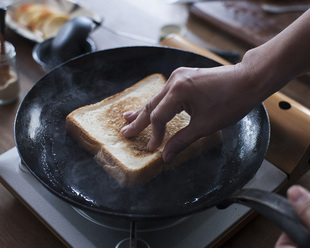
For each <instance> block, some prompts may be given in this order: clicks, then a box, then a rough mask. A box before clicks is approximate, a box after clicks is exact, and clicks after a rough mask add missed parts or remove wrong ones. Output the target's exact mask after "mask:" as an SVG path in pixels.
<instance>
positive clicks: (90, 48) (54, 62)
mask: <svg viewBox="0 0 310 248" xmlns="http://www.w3.org/2000/svg"><path fill="white" fill-rule="evenodd" d="M52 41H53V38H50V39H47V40H45V41H43V42H41V43H38V44H37V45H35V46H34V48H33V50H32V57H33V59H34V60H35V61H36V62H37V63H38V64H39V65H41V66H42V68H43V70H44V71H50V70H51V69H53V68H55V67H56V66H58V65H60V64H62V63H64V62H66V61H62V60H61V59H60V58H58V57H57V56H55V55H54V54H53V53H52V52H51V49H50V48H51V44H52ZM94 51H96V45H95V42H94V41H93V40H92V39H90V38H88V39H86V40H85V43H84V44H83V46H82V49H81V52H80V54H79V55H82V54H86V53H89V52H94ZM79 55H78V56H79ZM74 57H76V56H73V57H72V58H74Z"/></svg>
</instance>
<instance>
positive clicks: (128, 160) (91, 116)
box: [66, 74, 221, 186]
mask: <svg viewBox="0 0 310 248" xmlns="http://www.w3.org/2000/svg"><path fill="white" fill-rule="evenodd" d="M165 83H166V78H165V77H164V76H163V75H162V74H152V75H150V76H148V77H146V78H144V79H142V80H141V81H139V82H138V83H136V84H135V85H133V86H131V87H129V88H127V89H125V90H124V91H122V92H120V93H118V94H116V95H113V96H111V97H108V98H106V99H104V100H102V101H101V102H98V103H96V104H93V105H87V106H84V107H81V108H79V109H76V110H74V111H73V112H71V113H70V114H69V115H68V116H67V118H66V129H67V132H68V133H69V135H71V136H72V137H73V138H74V139H76V140H77V141H78V142H79V143H80V144H81V145H82V146H83V147H84V148H85V149H86V150H87V151H88V152H90V153H91V154H93V155H95V157H96V159H97V161H98V162H99V163H100V164H101V165H102V166H103V168H104V169H105V170H106V171H107V172H108V173H109V174H110V175H111V176H113V177H114V178H115V179H116V180H117V181H118V182H119V183H120V184H121V185H123V186H134V185H138V184H142V183H145V182H147V181H149V180H150V179H152V178H154V177H156V176H157V175H159V174H160V173H161V172H162V171H163V170H166V169H169V168H172V167H174V166H176V165H178V164H181V163H184V162H186V161H188V160H189V159H192V158H194V157H196V156H197V155H199V154H200V153H201V152H202V151H206V150H209V149H210V148H212V147H214V146H215V145H217V144H218V143H219V142H220V140H221V135H220V132H216V133H215V134H213V135H210V136H208V137H204V138H201V139H199V140H198V141H196V142H194V143H193V144H192V145H191V146H189V147H188V148H187V149H186V150H184V151H183V152H181V153H180V154H179V155H178V156H177V157H176V158H175V160H174V161H173V162H172V163H171V164H165V163H164V162H163V160H162V151H163V148H164V146H165V143H166V141H167V140H168V139H169V138H170V137H171V136H172V135H174V134H175V133H176V132H177V131H178V130H180V129H181V128H183V127H185V126H187V125H188V123H189V121H190V116H189V115H188V114H187V113H186V112H184V111H183V112H181V113H180V114H178V115H176V116H175V117H174V118H173V119H172V120H171V121H170V122H169V123H168V124H167V128H166V136H165V138H164V142H163V144H162V145H161V146H160V147H159V148H158V149H157V150H156V151H155V152H149V151H148V150H147V149H146V145H147V142H148V141H149V139H150V135H151V127H150V126H148V127H147V128H146V129H145V130H143V131H142V132H141V133H140V134H139V135H138V136H136V137H133V138H125V137H124V136H123V135H122V134H121V133H120V130H121V129H122V127H124V126H125V125H127V124H128V123H127V122H126V120H125V119H124V117H123V113H124V112H126V111H129V110H134V109H138V108H140V107H142V106H143V105H144V104H145V103H146V102H147V101H148V99H149V98H151V97H152V96H153V95H154V94H155V93H157V92H158V91H159V90H160V89H161V88H162V87H163V86H164V84H165Z"/></svg>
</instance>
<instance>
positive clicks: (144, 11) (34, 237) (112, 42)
mask: <svg viewBox="0 0 310 248" xmlns="http://www.w3.org/2000/svg"><path fill="white" fill-rule="evenodd" d="M81 3H83V4H84V5H86V6H87V7H89V8H92V9H94V10H96V11H97V12H99V13H100V14H102V16H103V17H104V25H106V26H107V27H109V28H111V29H113V30H114V31H115V30H118V31H119V32H118V34H115V33H111V32H109V31H107V30H106V29H104V28H99V29H98V30H96V31H95V32H94V33H93V34H92V38H93V40H94V41H95V42H96V45H97V49H98V50H99V49H106V48H112V47H118V46H126V45H150V43H149V42H145V41H142V39H139V38H137V37H131V38H128V35H127V33H131V34H135V35H137V36H140V37H147V38H148V39H150V40H152V41H151V42H154V44H155V43H156V42H158V38H159V31H160V27H161V26H163V25H165V24H169V23H177V24H181V25H184V26H186V28H187V33H186V36H187V38H188V39H190V40H192V41H194V42H196V43H197V44H199V45H201V46H203V47H207V48H213V49H219V50H234V51H238V52H239V53H240V54H241V56H242V55H243V53H244V52H245V51H246V50H247V49H249V48H250V47H249V45H247V44H245V43H242V42H240V41H239V40H236V39H235V38H233V37H231V36H229V35H226V34H224V33H222V32H220V31H218V30H217V29H216V28H214V27H213V26H209V25H207V24H206V23H205V22H203V21H201V20H199V19H198V18H196V17H194V16H191V15H189V13H188V6H186V5H182V6H180V5H167V4H166V3H165V0H148V1H145V0H105V1H101V0H89V1H87V3H86V1H81ZM124 32H125V33H124ZM120 35H121V36H120ZM7 40H9V41H10V42H12V43H13V44H14V45H15V47H16V51H17V63H18V67H19V72H20V85H21V93H20V97H19V100H18V101H17V102H15V103H13V104H11V105H7V106H0V154H2V153H4V152H6V151H7V150H9V149H10V148H12V147H13V146H14V145H15V142H14V118H15V114H16V111H17V108H18V106H19V104H20V101H21V99H22V98H23V96H24V95H25V94H26V92H27V91H28V90H29V89H30V88H31V87H32V85H33V84H34V83H35V82H36V81H37V80H38V79H40V78H41V77H42V76H43V75H44V74H45V72H44V71H43V70H42V69H41V68H40V66H39V65H38V64H36V62H34V60H33V59H32V49H33V46H34V43H33V42H31V41H28V40H25V39H24V38H22V37H20V36H19V35H17V34H15V33H13V32H12V31H8V32H7ZM283 92H284V93H286V94H287V95H289V96H291V97H292V98H294V99H296V100H297V101H299V102H300V103H302V104H303V105H305V106H307V107H308V108H309V107H310V101H309V95H310V94H309V93H310V85H309V82H305V80H303V81H299V80H295V81H293V82H291V83H290V84H288V85H287V86H286V87H285V88H284V89H283ZM309 182H310V174H309V173H307V174H305V175H304V176H303V177H302V178H301V179H300V180H299V183H300V184H302V185H304V186H305V187H307V188H308V189H310V183H309ZM280 232H281V231H280V230H279V229H278V228H277V227H276V226H275V225H274V224H273V223H271V222H270V221H268V220H266V219H265V218H263V217H261V216H258V217H256V218H255V219H254V220H253V221H251V223H249V224H248V225H247V228H244V229H242V230H241V231H240V232H238V233H237V234H236V235H235V236H234V237H233V238H232V239H230V240H229V241H228V242H227V243H226V244H224V245H223V247H262V246H264V247H273V246H274V243H275V241H276V239H277V238H278V236H279V234H280ZM0 247H6V248H11V247H12V248H13V247H14V248H15V247H19V248H21V247H25V248H26V247H27V248H28V247H32V248H36V247H64V245H63V244H62V243H61V242H60V241H59V240H58V239H57V238H56V237H54V236H53V234H52V233H51V232H50V231H49V230H48V229H47V228H46V227H45V226H44V225H43V224H42V223H40V221H38V220H37V219H36V217H35V216H34V215H33V214H32V213H31V212H30V211H28V210H27V209H26V208H25V207H24V206H23V205H22V204H20V203H19V202H18V201H17V200H16V199H15V198H14V196H13V195H12V194H11V193H10V192H9V191H7V190H6V189H5V188H4V187H3V186H2V185H0Z"/></svg>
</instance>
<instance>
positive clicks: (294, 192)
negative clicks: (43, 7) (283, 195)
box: [289, 186, 305, 203]
mask: <svg viewBox="0 0 310 248" xmlns="http://www.w3.org/2000/svg"><path fill="white" fill-rule="evenodd" d="M304 193H305V192H304V191H303V190H302V189H301V188H300V187H298V186H293V187H291V188H290V189H289V198H290V200H291V201H292V202H294V203H297V202H298V201H300V200H301V199H302V198H303V197H304Z"/></svg>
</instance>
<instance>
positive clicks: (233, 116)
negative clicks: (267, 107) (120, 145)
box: [122, 11, 310, 162]
mask: <svg viewBox="0 0 310 248" xmlns="http://www.w3.org/2000/svg"><path fill="white" fill-rule="evenodd" d="M309 21H310V12H309V11H308V12H306V13H305V14H304V15H303V16H302V17H301V18H299V19H298V20H297V21H296V22H294V23H293V24H292V25H290V26H289V27H288V28H287V29H286V30H284V31H283V32H282V33H280V34H279V35H278V36H276V37H275V38H274V39H272V40H270V41H269V42H267V43H265V44H263V45H262V46H259V47H257V48H255V49H252V50H250V51H248V52H247V53H246V54H245V55H244V57H243V59H242V61H241V62H240V63H238V64H236V65H231V66H221V67H216V68H199V69H198V68H195V69H193V68H179V69H177V70H176V71H174V72H173V73H172V75H171V76H170V78H169V79H168V81H167V84H166V86H165V87H164V88H163V90H162V91H160V92H159V93H158V94H157V95H156V96H154V97H153V98H152V99H151V100H150V101H149V102H148V103H147V104H146V105H145V106H144V107H143V108H141V109H140V110H138V111H134V112H130V113H126V114H125V118H126V119H127V120H128V121H129V122H131V124H130V125H129V126H127V127H125V128H124V129H123V130H122V133H123V134H124V135H125V136H126V137H131V136H135V135H137V134H138V133H139V132H141V131H142V130H143V129H144V128H145V127H146V126H147V125H149V124H150V123H151V125H152V137H151V139H150V141H149V143H148V149H149V150H154V149H156V148H157V147H158V146H159V145H160V144H161V142H162V139H163V135H164V133H165V125H166V123H167V122H168V121H169V120H170V119H171V118H172V117H173V116H174V115H175V114H176V113H178V112H180V111H182V110H185V111H186V112H188V113H189V114H190V115H191V122H190V124H189V125H188V126H187V127H186V128H184V129H182V130H181V131H180V132H178V133H177V134H176V135H175V136H173V137H172V138H171V139H170V140H169V141H168V142H167V144H166V146H165V149H164V152H163V159H164V160H165V161H166V162H169V161H171V159H172V158H173V157H174V156H175V155H176V154H177V153H178V152H180V151H181V150H183V149H184V148H186V147H187V146H188V145H189V144H190V143H192V142H193V141H195V140H197V139H198V138H200V137H202V136H206V135H208V134H210V133H212V132H214V131H216V130H219V129H221V128H223V127H225V126H227V125H229V124H232V123H234V122H235V121H237V120H239V119H241V118H242V117H243V116H244V115H246V114H247V113H248V112H249V111H250V110H251V109H252V108H254V107H255V106H257V105H258V104H259V103H260V102H262V101H263V100H264V99H266V98H267V97H268V96H270V95H271V94H272V93H274V92H276V91H277V90H279V89H280V88H282V87H283V86H284V85H285V84H286V83H287V82H289V81H290V80H291V79H292V78H294V77H296V76H298V75H299V74H301V73H303V72H305V71H307V70H308V69H309V67H310V65H309V61H310V60H309V59H308V58H310V49H308V44H309V41H310V32H309V28H308V23H309ZM307 30H308V32H307Z"/></svg>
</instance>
